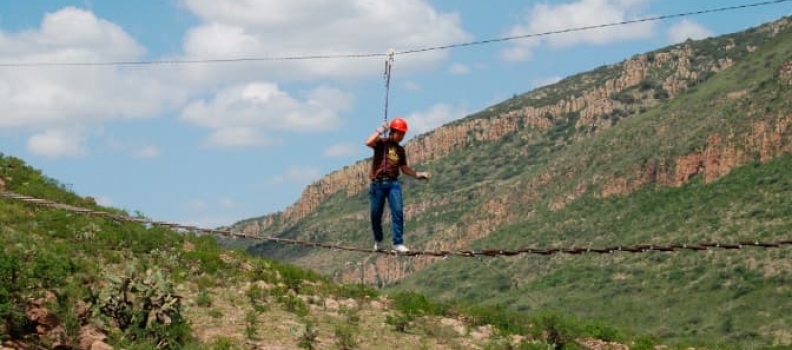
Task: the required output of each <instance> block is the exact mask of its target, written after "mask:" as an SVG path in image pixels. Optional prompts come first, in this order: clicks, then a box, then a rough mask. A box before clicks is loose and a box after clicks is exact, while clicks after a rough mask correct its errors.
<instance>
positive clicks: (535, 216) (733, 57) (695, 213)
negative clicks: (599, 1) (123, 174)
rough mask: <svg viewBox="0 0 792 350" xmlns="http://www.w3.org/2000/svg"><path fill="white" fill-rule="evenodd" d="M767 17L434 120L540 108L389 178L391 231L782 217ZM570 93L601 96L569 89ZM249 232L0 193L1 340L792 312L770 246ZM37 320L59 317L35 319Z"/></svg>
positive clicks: (603, 331)
mask: <svg viewBox="0 0 792 350" xmlns="http://www.w3.org/2000/svg"><path fill="white" fill-rule="evenodd" d="M771 27H772V25H768V26H764V27H761V28H758V29H754V30H749V31H746V32H743V33H737V34H733V35H728V36H724V37H720V38H712V39H708V40H704V41H688V42H686V43H683V44H680V45H675V46H671V47H668V48H665V49H662V50H657V51H654V52H650V53H647V54H645V55H639V56H636V57H635V58H636V59H639V61H640V62H646V64H647V66H646V69H645V70H643V71H641V74H643V75H642V76H641V77H640V79H636V80H635V81H634V82H633V83H632V85H630V86H626V87H624V88H623V89H621V90H618V91H614V90H613V89H603V87H604V86H606V85H608V86H613V85H612V84H613V82H615V81H619V80H620V79H622V78H623V76H624V74H625V71H624V69H625V68H624V66H623V65H608V66H603V67H600V68H597V69H594V70H592V71H590V72H586V73H581V74H578V75H575V76H572V77H569V78H566V79H564V80H562V81H561V82H559V83H558V84H555V85H551V86H548V87H544V88H541V89H538V90H536V91H532V92H529V93H526V94H522V95H515V96H514V97H513V98H511V99H509V100H508V101H504V102H503V103H500V104H497V105H495V106H492V107H490V108H488V109H486V110H484V111H481V112H479V113H476V114H473V115H471V116H469V117H467V118H464V119H463V120H460V121H456V122H454V123H455V124H462V123H470V122H473V121H477V120H486V121H490V122H493V121H496V120H498V119H499V118H501V117H502V116H503V115H504V114H507V113H512V114H513V115H521V114H520V113H522V111H524V110H525V109H528V108H535V109H541V108H545V109H544V112H542V113H543V114H541V115H542V116H541V118H547V119H546V120H545V119H542V121H543V122H544V121H550V124H551V125H550V126H549V127H547V128H539V127H527V126H526V125H527V123H525V124H522V123H523V121H518V123H520V124H519V125H518V128H517V131H515V132H511V133H507V134H506V135H503V136H502V137H500V138H497V139H493V140H483V139H477V138H476V137H477V136H478V135H484V134H486V132H487V130H480V129H475V130H473V129H471V131H470V132H469V134H468V135H467V136H465V137H466V139H465V140H464V142H465V145H466V147H464V148H462V149H460V150H458V151H455V152H453V153H451V154H449V155H447V156H445V157H443V158H432V160H431V161H428V162H427V163H426V164H421V165H420V167H421V168H422V169H427V170H429V171H432V172H433V173H434V174H436V176H435V178H434V179H433V180H432V181H430V182H428V183H421V184H420V185H418V184H417V182H415V181H412V180H409V179H408V180H405V181H404V187H405V191H406V192H408V193H409V195H408V196H406V201H407V202H406V205H407V208H408V210H409V213H410V214H409V215H408V223H407V234H406V239H407V241H408V244H409V245H410V246H412V247H413V248H414V249H422V248H426V249H430V250H436V249H446V247H448V246H449V245H450V246H453V247H455V248H456V249H460V248H465V249H485V248H487V249H491V248H496V247H497V248H503V249H516V248H520V247H525V246H530V247H536V248H550V247H573V246H574V247H592V248H601V247H605V246H615V245H616V246H617V245H634V244H657V245H668V244H690V243H704V242H717V243H735V242H739V241H769V242H773V241H775V240H781V239H789V237H787V236H785V235H786V234H787V232H789V230H790V228H791V227H792V209H790V208H792V196H790V194H792V175H790V173H789V171H788V169H790V167H792V154H790V153H789V150H790V149H792V138H791V137H790V135H792V127H790V126H789V125H790V122H789V111H790V110H792V98H790V92H791V91H792V87H791V85H790V78H789V77H788V76H787V77H783V76H782V75H781V74H779V71H780V70H781V67H783V66H785V65H788V64H789V63H790V62H792V44H790V43H791V42H792V28H791V27H790V25H789V24H787V23H785V22H779V23H776V24H775V27H773V29H771ZM633 73H634V72H633ZM605 95H609V96H605ZM592 96H599V97H597V98H600V99H602V100H604V101H596V102H602V103H603V104H602V106H605V107H612V109H607V108H605V109H604V110H605V111H606V112H601V113H600V114H598V115H592V113H588V112H590V111H588V110H585V109H570V107H569V106H571V105H579V104H580V103H581V99H582V98H584V97H586V98H591V97H592ZM592 103H593V102H592ZM562 106H563V107H562ZM556 107H557V108H556ZM476 128H479V126H477V127H476ZM0 178H2V179H3V182H4V184H5V186H6V187H7V188H8V189H9V190H12V191H14V192H17V193H21V194H25V195H30V196H33V197H38V198H45V199H48V200H52V201H56V202H59V203H63V204H70V205H75V206H80V207H86V208H92V209H96V210H101V211H106V212H112V213H115V214H120V215H129V214H128V213H126V212H123V211H121V210H117V209H114V208H104V207H100V206H97V205H96V204H95V203H94V201H93V200H91V199H90V198H82V197H80V196H79V195H77V194H75V193H73V192H71V191H70V189H69V187H68V186H66V185H63V184H61V183H59V182H57V181H56V180H54V179H50V178H48V177H46V176H45V175H44V174H42V173H41V172H39V171H37V170H35V169H32V168H30V167H28V166H27V165H26V164H25V163H24V162H23V161H22V160H20V159H17V158H14V157H8V156H4V155H0ZM367 210H368V203H367V197H366V196H365V191H363V193H357V194H347V193H343V192H338V193H335V194H333V195H331V196H329V197H328V198H326V199H325V200H324V201H322V202H321V203H318V207H317V208H316V210H315V211H313V212H312V213H310V214H309V215H308V216H306V217H305V218H303V219H302V220H300V221H299V222H288V221H287V219H285V218H284V217H282V216H281V215H276V216H275V223H274V224H273V225H272V226H271V227H270V231H268V232H263V234H265V235H278V236H281V237H288V238H297V239H305V240H310V241H319V242H334V243H337V242H356V243H355V244H357V243H359V244H360V245H364V246H369V243H368V242H370V240H371V237H370V235H369V233H368V218H367ZM135 216H138V217H140V216H141V215H140V214H139V213H136V214H135ZM251 220H255V219H250V220H246V221H243V222H241V223H239V224H238V225H244V224H245V223H248V222H250V221H251ZM386 226H387V225H386ZM385 229H386V230H388V229H389V228H388V227H386V228H385ZM218 242H219V243H220V244H218ZM252 243H253V242H240V241H234V240H228V239H217V238H215V237H209V236H197V235H193V234H180V233H177V232H173V231H170V230H168V229H165V228H161V227H157V226H144V225H139V224H134V223H129V222H125V221H118V220H109V219H102V218H96V217H90V216H86V215H82V214H75V213H72V212H69V211H64V210H58V209H53V208H44V207H37V206H32V205H27V204H23V203H21V202H17V201H13V200H5V199H3V200H0V246H2V254H0V340H2V341H8V342H26V343H30V344H33V345H36V346H43V347H52V346H53V345H54V344H55V343H58V344H63V345H62V346H65V347H66V348H70V347H71V348H73V347H74V345H75V344H79V342H80V338H81V335H82V334H83V332H85V331H87V330H92V331H96V332H99V333H100V334H102V335H104V336H105V341H107V342H108V343H111V344H113V345H115V346H118V347H121V348H125V349H202V348H212V349H242V348H247V347H249V346H250V344H253V343H257V344H267V343H269V342H271V343H288V344H291V346H299V347H301V348H304V349H318V348H326V347H327V346H333V347H336V348H339V349H355V348H365V347H366V346H367V345H372V344H376V346H382V348H392V347H393V345H394V344H399V346H403V347H407V348H426V349H429V348H441V349H458V348H466V347H468V346H469V345H470V344H471V343H470V342H471V341H472V340H470V339H469V338H467V336H468V334H467V333H473V332H486V331H485V330H486V329H491V330H492V331H491V333H487V335H486V336H484V337H483V339H481V340H480V342H479V343H477V344H478V345H479V346H481V347H482V348H485V349H547V348H563V349H576V348H583V347H585V345H584V342H585V341H586V340H590V339H597V340H600V341H612V342H618V343H623V344H628V345H630V346H631V348H634V349H653V348H654V347H655V346H656V345H658V344H664V345H665V346H670V347H671V348H680V349H682V348H687V347H695V348H719V349H738V348H755V349H759V348H767V349H773V348H782V347H783V346H787V347H788V345H789V339H790V332H789V329H792V316H790V313H789V312H788V306H790V305H792V289H791V287H790V286H792V277H791V276H792V265H790V263H789V262H790V256H792V253H790V247H788V246H785V247H781V248H777V249H764V248H760V247H744V248H743V249H740V250H728V251H727V250H723V249H713V250H710V251H703V252H702V251H699V252H693V251H678V252H645V253H628V252H614V253H610V254H597V253H587V254H582V255H575V256H572V255H565V254H557V255H552V256H544V255H533V254H531V255H528V254H526V255H520V256H512V257H492V258H490V257H486V258H485V257H476V258H460V257H450V258H447V259H442V260H441V259H437V260H432V261H428V262H427V260H419V259H430V258H404V257H379V256H374V255H371V256H368V257H361V255H360V254H359V253H357V252H345V251H342V252H337V251H329V250H322V249H311V248H305V247H300V246H286V247H284V246H281V245H277V244H272V243H267V244H259V245H256V246H253V247H250V249H249V252H251V253H254V254H259V255H263V256H265V257H267V258H263V257H253V256H250V254H248V252H245V251H242V250H241V249H243V248H246V247H247V245H248V244H252ZM229 247H233V248H235V249H228V248H229ZM438 247H440V248H438ZM272 259H277V260H278V261H276V260H272ZM378 259H391V260H378ZM383 261H385V262H386V264H382V262H383ZM291 263H298V264H300V265H302V266H306V267H309V268H312V269H314V271H311V270H306V269H303V268H300V267H297V266H295V265H291ZM378 263H380V264H378ZM383 265H386V266H388V267H387V268H383V267H382V266H383ZM385 269H387V271H385ZM326 276H334V278H337V279H339V280H344V281H346V282H349V281H353V283H350V284H345V285H339V284H334V283H332V282H331V281H330V279H329V278H328V277H326ZM358 276H359V277H358ZM370 286H377V287H381V288H382V290H375V289H373V288H372V287H370ZM383 292H385V293H389V295H390V296H389V297H387V298H386V297H382V296H381V295H382V294H381V293H383ZM429 296H431V297H429ZM345 299H351V301H344V300H345ZM342 301H344V303H345V304H344V305H343V306H340V304H342ZM377 303H382V304H391V306H390V307H391V308H390V309H389V308H386V307H380V308H379V309H377V308H376V307H375V306H373V305H375V304H377ZM331 307H332V310H330V308H331ZM32 311H35V312H32ZM325 311H326V312H325ZM31 315H33V316H36V315H45V316H42V319H38V318H35V317H32V316H31ZM46 315H53V316H52V317H47V316H46ZM52 320H57V322H56V323H58V326H61V327H62V331H61V332H50V334H47V335H46V336H43V335H41V334H37V333H36V329H37V327H38V326H42V327H43V326H44V324H43V323H42V322H45V321H46V322H55V321H52ZM228 320H235V321H234V322H229V321H228ZM441 321H445V323H444V322H441ZM446 323H448V324H446ZM449 324H451V325H449ZM382 325H386V327H382ZM47 326H48V327H49V326H52V325H50V324H49V323H48V324H47ZM39 328H40V327H39ZM44 328H46V327H44ZM218 329H220V330H221V331H217V330H218ZM264 329H266V330H267V331H262V330H264ZM460 329H461V330H460ZM283 330H285V331H283ZM213 331H214V333H212V332H213ZM279 331H280V332H279ZM362 335H364V336H362ZM513 336H520V337H522V338H519V337H513ZM328 339H329V341H328ZM515 339H525V341H515Z"/></svg>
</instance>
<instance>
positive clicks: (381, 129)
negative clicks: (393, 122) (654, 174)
mask: <svg viewBox="0 0 792 350" xmlns="http://www.w3.org/2000/svg"><path fill="white" fill-rule="evenodd" d="M386 131H388V123H383V124H382V125H380V126H378V127H377V129H376V130H374V132H373V133H372V134H371V135H369V137H368V138H367V139H366V146H369V147H374V145H376V144H377V141H379V139H380V135H382V134H384V133H385V132H386Z"/></svg>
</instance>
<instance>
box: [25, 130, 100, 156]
mask: <svg viewBox="0 0 792 350" xmlns="http://www.w3.org/2000/svg"><path fill="white" fill-rule="evenodd" d="M83 141H84V137H83V135H82V134H81V133H80V132H79V131H74V130H68V131H67V130H47V131H45V132H43V133H40V134H36V135H33V136H31V137H30V138H29V139H28V142H27V150H28V152H30V153H31V154H34V155H38V156H44V157H48V158H63V157H80V156H84V155H86V154H87V151H86V150H85V148H84V147H83V144H82V143H83Z"/></svg>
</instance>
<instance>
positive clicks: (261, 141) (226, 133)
mask: <svg viewBox="0 0 792 350" xmlns="http://www.w3.org/2000/svg"><path fill="white" fill-rule="evenodd" d="M273 143H274V141H273V139H272V138H270V137H268V136H266V135H264V133H263V132H261V131H260V130H259V129H257V128H253V127H223V128H219V129H216V130H214V131H212V133H211V134H210V135H209V136H208V137H207V138H206V140H204V143H203V145H204V146H206V147H209V148H245V147H262V146H270V145H272V144H273Z"/></svg>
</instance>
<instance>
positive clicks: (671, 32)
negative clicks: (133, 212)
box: [668, 19, 714, 44]
mask: <svg viewBox="0 0 792 350" xmlns="http://www.w3.org/2000/svg"><path fill="white" fill-rule="evenodd" d="M713 35H714V33H713V32H712V31H710V30H709V29H707V28H705V27H704V26H702V25H700V24H698V23H696V22H693V21H691V20H688V19H685V20H682V21H681V22H679V23H677V24H675V25H674V26H672V27H671V28H670V29H668V39H669V41H670V42H671V43H672V44H676V43H681V42H683V41H686V40H688V39H693V40H699V39H705V38H708V37H711V36H713Z"/></svg>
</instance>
